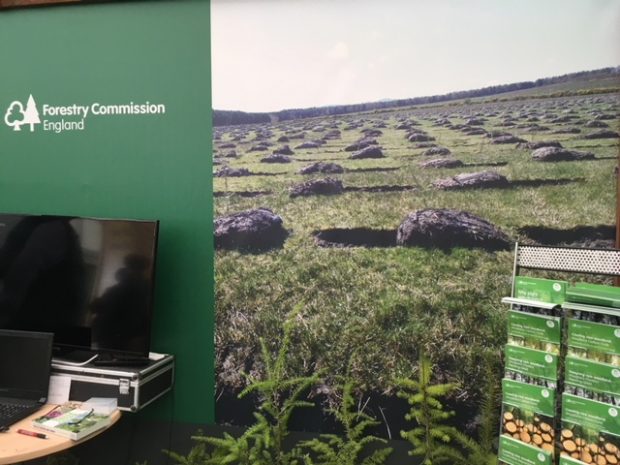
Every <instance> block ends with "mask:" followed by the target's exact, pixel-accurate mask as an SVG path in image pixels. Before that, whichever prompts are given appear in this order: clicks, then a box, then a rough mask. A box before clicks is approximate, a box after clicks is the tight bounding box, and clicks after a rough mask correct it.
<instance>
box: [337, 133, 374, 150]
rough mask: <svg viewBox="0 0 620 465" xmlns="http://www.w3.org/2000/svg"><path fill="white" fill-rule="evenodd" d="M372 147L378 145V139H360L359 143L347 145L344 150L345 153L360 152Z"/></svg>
mask: <svg viewBox="0 0 620 465" xmlns="http://www.w3.org/2000/svg"><path fill="white" fill-rule="evenodd" d="M371 145H377V139H373V138H372V137H365V138H363V139H359V140H358V141H355V142H353V143H352V144H349V145H347V146H346V147H345V148H344V151H345V152H356V151H358V150H362V149H365V148H366V147H369V146H371Z"/></svg>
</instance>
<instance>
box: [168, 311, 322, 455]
mask: <svg viewBox="0 0 620 465" xmlns="http://www.w3.org/2000/svg"><path fill="white" fill-rule="evenodd" d="M299 309H300V306H298V307H297V308H296V310H294V311H293V312H292V313H291V315H290V316H289V318H287V321H286V322H285V324H284V335H283V339H282V343H281V345H280V348H279V350H278V352H277V354H275V355H272V354H271V352H270V351H269V348H268V346H267V344H266V343H265V341H264V340H263V339H261V340H260V345H261V351H262V360H263V363H264V366H265V376H264V379H263V380H252V381H251V383H250V385H249V386H248V387H247V388H246V389H244V390H243V391H242V392H241V393H240V394H239V397H245V396H247V395H249V394H256V395H257V397H258V399H259V401H260V405H259V407H258V410H257V411H256V412H254V417H255V419H256V422H255V423H254V424H253V425H252V426H250V427H249V428H248V429H247V430H246V431H245V432H244V433H243V434H242V435H241V436H240V437H234V436H232V435H230V434H227V433H226V434H224V437H222V438H218V437H207V436H201V435H199V436H195V437H193V438H192V439H193V440H195V441H196V442H197V445H196V446H194V448H193V449H192V450H191V451H190V453H189V455H188V456H186V457H184V456H180V455H178V454H176V453H174V452H166V451H165V452H166V453H167V454H168V455H169V456H170V457H171V458H172V459H174V460H176V463H177V464H178V465H303V464H304V456H303V453H302V451H301V450H300V448H299V447H297V446H296V445H294V446H293V447H288V448H287V447H285V440H286V439H287V437H288V436H289V429H288V425H289V421H290V419H291V415H292V414H293V412H295V410H297V409H298V408H304V407H312V406H313V404H312V403H311V402H307V401H304V400H301V399H302V396H303V395H305V394H306V393H307V392H308V390H309V389H310V388H311V387H312V386H313V385H315V384H317V383H318V381H319V375H318V374H314V375H312V376H300V377H294V378H288V377H287V370H286V368H287V355H288V352H289V348H290V344H291V332H292V330H293V327H294V324H293V322H294V319H295V316H296V315H297V314H298V313H299ZM207 446H210V447H207Z"/></svg>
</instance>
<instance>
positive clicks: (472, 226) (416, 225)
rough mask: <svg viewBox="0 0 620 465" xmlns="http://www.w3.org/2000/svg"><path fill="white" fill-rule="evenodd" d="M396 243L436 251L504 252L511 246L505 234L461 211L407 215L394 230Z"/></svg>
mask: <svg viewBox="0 0 620 465" xmlns="http://www.w3.org/2000/svg"><path fill="white" fill-rule="evenodd" d="M396 243H397V244H398V245H403V246H414V247H415V246H418V247H428V248H440V249H451V248H453V247H479V248H483V249H487V250H506V249H508V248H510V246H511V241H510V239H509V238H508V236H506V234H504V233H503V232H502V231H500V230H499V229H498V228H497V227H495V226H494V225H492V224H491V223H489V222H488V221H486V220H484V219H482V218H479V217H477V216H474V215H472V214H471V213H468V212H465V211H458V210H448V209H432V208H430V209H425V210H418V211H415V212H412V213H410V214H409V215H407V217H406V218H405V219H404V220H403V222H402V223H401V224H400V226H399V227H398V230H397V233H396Z"/></svg>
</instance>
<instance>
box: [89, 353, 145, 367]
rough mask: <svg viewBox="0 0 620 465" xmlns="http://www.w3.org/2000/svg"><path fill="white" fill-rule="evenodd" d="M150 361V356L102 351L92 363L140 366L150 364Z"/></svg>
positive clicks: (98, 364) (111, 365) (96, 364)
mask: <svg viewBox="0 0 620 465" xmlns="http://www.w3.org/2000/svg"><path fill="white" fill-rule="evenodd" d="M149 362H150V360H149V358H148V357H140V356H137V355H128V354H115V353H109V352H107V353H106V352H104V353H100V354H99V356H98V357H97V358H96V359H94V360H93V362H92V363H93V365H95V366H100V367H140V366H145V365H148V364H149Z"/></svg>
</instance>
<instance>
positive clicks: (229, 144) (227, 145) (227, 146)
mask: <svg viewBox="0 0 620 465" xmlns="http://www.w3.org/2000/svg"><path fill="white" fill-rule="evenodd" d="M235 147H236V145H235V144H233V143H232V142H226V143H224V144H220V145H218V148H220V149H234V148H235Z"/></svg>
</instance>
